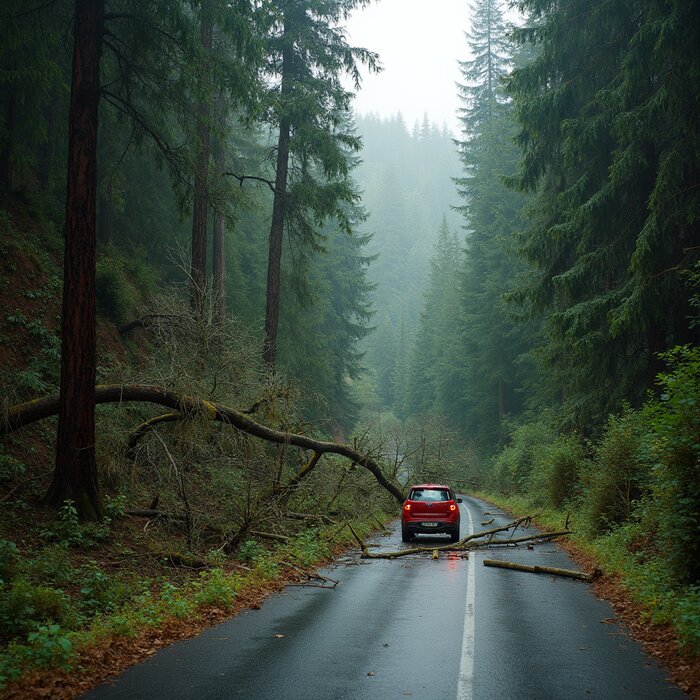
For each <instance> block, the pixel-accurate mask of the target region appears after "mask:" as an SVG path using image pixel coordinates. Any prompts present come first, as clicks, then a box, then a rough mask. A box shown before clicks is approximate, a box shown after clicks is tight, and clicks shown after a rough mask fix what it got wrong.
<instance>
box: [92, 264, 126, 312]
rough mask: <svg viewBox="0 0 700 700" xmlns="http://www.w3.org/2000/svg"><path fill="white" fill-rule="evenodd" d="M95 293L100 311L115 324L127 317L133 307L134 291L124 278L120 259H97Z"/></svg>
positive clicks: (124, 274)
mask: <svg viewBox="0 0 700 700" xmlns="http://www.w3.org/2000/svg"><path fill="white" fill-rule="evenodd" d="M95 295H96V297H97V305H98V308H99V309H100V311H102V312H103V313H104V314H105V315H106V316H108V317H109V318H110V319H112V320H113V321H114V322H115V323H116V324H122V323H125V322H126V321H127V320H128V319H129V317H130V316H131V315H132V313H133V308H134V291H133V287H132V286H131V285H130V284H129V281H128V280H127V278H126V273H125V271H124V263H123V262H122V260H120V259H119V258H116V257H104V258H101V259H100V260H98V261H97V270H96V277H95Z"/></svg>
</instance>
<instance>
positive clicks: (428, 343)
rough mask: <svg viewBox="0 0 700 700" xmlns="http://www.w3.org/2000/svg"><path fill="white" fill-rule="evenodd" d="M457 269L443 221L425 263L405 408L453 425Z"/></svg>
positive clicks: (458, 407)
mask: <svg viewBox="0 0 700 700" xmlns="http://www.w3.org/2000/svg"><path fill="white" fill-rule="evenodd" d="M461 266H462V253H461V251H460V249H459V243H458V241H457V236H456V235H455V234H454V233H453V232H451V231H450V230H449V229H448V226H447V221H446V220H445V219H444V218H443V221H442V224H441V226H440V233H439V236H438V240H437V243H436V246H435V250H434V252H433V256H432V257H431V259H430V273H429V278H428V286H427V288H426V292H425V297H424V298H425V303H424V307H423V312H422V313H421V317H420V322H419V324H418V331H417V333H416V339H415V343H414V346H413V357H412V364H411V370H410V375H409V376H410V380H409V381H410V384H409V387H410V388H409V392H408V407H407V409H408V413H409V414H411V415H419V414H423V413H428V412H433V413H438V414H440V415H442V416H445V417H447V418H448V419H450V420H451V422H453V424H455V425H459V424H460V423H461V420H462V401H461V398H462V397H461V395H462V378H461V376H460V364H459V362H458V359H459V356H460V352H461V337H460V329H459V324H458V323H457V313H458V309H459V274H460V270H461Z"/></svg>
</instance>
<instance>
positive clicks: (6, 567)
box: [0, 540, 17, 588]
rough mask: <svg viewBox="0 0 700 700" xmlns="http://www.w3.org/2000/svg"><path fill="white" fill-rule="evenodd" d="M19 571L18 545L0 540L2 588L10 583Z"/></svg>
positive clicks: (0, 578)
mask: <svg viewBox="0 0 700 700" xmlns="http://www.w3.org/2000/svg"><path fill="white" fill-rule="evenodd" d="M16 570H17V545H16V544H15V543H14V542H10V541H9V540H0V588H1V587H2V586H3V584H5V583H9V582H10V581H11V580H12V579H13V578H14V575H15V572H16Z"/></svg>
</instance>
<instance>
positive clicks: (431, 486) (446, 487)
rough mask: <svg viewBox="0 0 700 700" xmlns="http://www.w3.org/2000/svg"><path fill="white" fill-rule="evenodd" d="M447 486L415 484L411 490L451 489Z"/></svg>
mask: <svg viewBox="0 0 700 700" xmlns="http://www.w3.org/2000/svg"><path fill="white" fill-rule="evenodd" d="M449 488H450V487H449V486H446V485H445V484H415V485H414V486H411V489H449Z"/></svg>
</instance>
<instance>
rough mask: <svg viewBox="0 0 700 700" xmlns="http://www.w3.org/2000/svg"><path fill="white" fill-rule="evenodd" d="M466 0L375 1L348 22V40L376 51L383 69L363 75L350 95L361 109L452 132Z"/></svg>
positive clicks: (465, 26) (464, 46) (463, 49)
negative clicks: (432, 124)
mask: <svg viewBox="0 0 700 700" xmlns="http://www.w3.org/2000/svg"><path fill="white" fill-rule="evenodd" d="M468 25H469V3H468V1H467V0H375V2H373V3H372V4H371V5H369V6H368V7H365V8H364V9H361V10H357V11H355V13H354V14H353V16H352V17H351V18H350V21H349V22H348V25H347V29H348V42H349V43H350V44H351V45H355V46H362V47H364V48H367V49H371V50H372V51H376V52H378V53H379V55H380V58H381V61H382V65H383V66H384V70H383V71H382V72H381V73H380V74H379V75H367V74H365V79H364V81H363V84H362V89H361V90H360V92H359V94H358V95H357V97H356V98H355V110H356V111H357V112H358V113H360V114H365V113H368V112H377V113H379V114H380V115H381V116H382V117H388V116H391V115H393V114H396V112H401V113H402V114H403V117H404V120H405V122H406V124H407V126H408V128H409V130H410V129H411V128H412V127H413V124H414V122H415V121H416V120H422V119H423V114H425V113H426V112H427V114H428V118H429V119H430V120H431V121H433V122H437V123H438V124H439V125H442V123H443V122H445V123H446V124H447V126H448V127H449V128H450V129H451V130H452V131H453V132H454V133H457V118H456V110H457V107H458V100H457V90H456V87H455V83H456V82H457V81H458V80H459V79H460V73H459V68H458V66H457V60H458V59H459V60H463V59H465V58H466V57H467V55H466V51H467V43H466V39H465V37H464V32H465V30H467V29H468Z"/></svg>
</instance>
